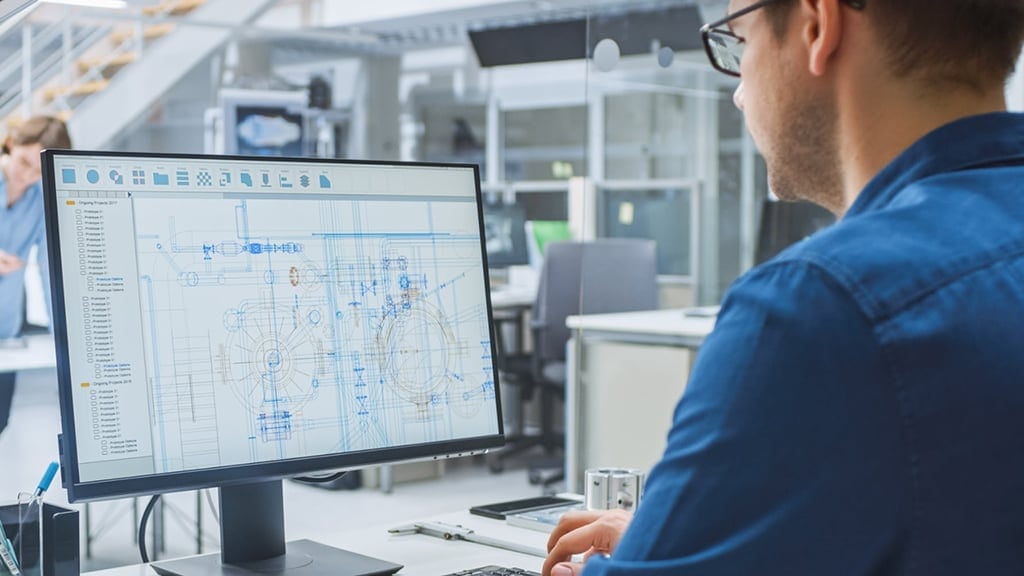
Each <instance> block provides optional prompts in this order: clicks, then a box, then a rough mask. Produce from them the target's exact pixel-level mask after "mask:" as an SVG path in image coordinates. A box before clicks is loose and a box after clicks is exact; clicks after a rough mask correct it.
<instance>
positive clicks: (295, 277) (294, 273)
mask: <svg viewBox="0 0 1024 576" xmlns="http://www.w3.org/2000/svg"><path fill="white" fill-rule="evenodd" d="M288 282H290V283H291V285H292V286H294V287H296V288H297V287H298V286H299V282H300V279H299V269H298V268H296V267H295V266H292V267H291V269H289V270H288Z"/></svg>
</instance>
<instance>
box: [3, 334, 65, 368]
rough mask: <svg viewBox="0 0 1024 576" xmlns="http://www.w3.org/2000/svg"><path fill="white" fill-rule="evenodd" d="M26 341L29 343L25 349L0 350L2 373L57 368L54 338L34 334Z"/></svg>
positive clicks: (47, 335)
mask: <svg viewBox="0 0 1024 576" xmlns="http://www.w3.org/2000/svg"><path fill="white" fill-rule="evenodd" d="M25 340H26V342H27V343H28V346H26V347H25V348H8V349H3V350H0V373H4V372H21V371H24V370H41V369H45V368H56V367H57V352H56V350H55V349H54V345H53V336H51V335H49V334H34V335H32V336H26V337H25Z"/></svg>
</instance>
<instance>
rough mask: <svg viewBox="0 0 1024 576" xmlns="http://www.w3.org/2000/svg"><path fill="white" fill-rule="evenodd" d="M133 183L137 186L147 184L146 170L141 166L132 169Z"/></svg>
mask: <svg viewBox="0 0 1024 576" xmlns="http://www.w3.org/2000/svg"><path fill="white" fill-rule="evenodd" d="M132 184H134V185H136V186H145V185H146V171H145V170H142V169H140V168H133V169H132Z"/></svg>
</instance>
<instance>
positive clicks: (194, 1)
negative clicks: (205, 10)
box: [142, 0, 206, 16]
mask: <svg viewBox="0 0 1024 576" xmlns="http://www.w3.org/2000/svg"><path fill="white" fill-rule="evenodd" d="M205 3H206V0H164V1H163V2H160V3H158V4H153V5H150V6H146V7H145V8H143V9H142V13H143V14H145V15H146V16H164V15H169V16H182V15H185V14H188V13H189V12H191V11H193V10H195V9H196V8H199V7H200V6H202V5H203V4H205Z"/></svg>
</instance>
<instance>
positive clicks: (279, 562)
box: [151, 540, 402, 576]
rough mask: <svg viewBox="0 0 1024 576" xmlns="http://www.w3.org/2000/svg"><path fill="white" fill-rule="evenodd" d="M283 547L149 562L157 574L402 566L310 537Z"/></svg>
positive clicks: (383, 571) (359, 575) (372, 574)
mask: <svg viewBox="0 0 1024 576" xmlns="http://www.w3.org/2000/svg"><path fill="white" fill-rule="evenodd" d="M287 547H288V552H287V553H286V554H285V555H284V556H278V557H276V558H270V559H268V560H262V561H259V562H246V563H242V564H225V563H224V562H223V561H222V560H221V555H220V554H205V555H203V556H193V557H189V558H182V559H179V560H168V561H164V562H154V563H153V564H151V566H152V567H153V570H155V571H156V573H157V574H159V575H160V576H245V575H254V576H255V575H260V576H389V575H391V574H394V573H395V572H398V571H399V570H401V569H402V566H401V565H400V564H394V563H392V562H385V561H384V560H378V559H377V558H371V557H369V556H363V555H362V554H356V553H355V552H349V551H347V550H341V549H339V548H333V547H331V546H325V545H323V544H319V543H317V542H313V541H312V540H296V541H294V542H289V543H288V544H287Z"/></svg>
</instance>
